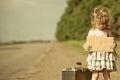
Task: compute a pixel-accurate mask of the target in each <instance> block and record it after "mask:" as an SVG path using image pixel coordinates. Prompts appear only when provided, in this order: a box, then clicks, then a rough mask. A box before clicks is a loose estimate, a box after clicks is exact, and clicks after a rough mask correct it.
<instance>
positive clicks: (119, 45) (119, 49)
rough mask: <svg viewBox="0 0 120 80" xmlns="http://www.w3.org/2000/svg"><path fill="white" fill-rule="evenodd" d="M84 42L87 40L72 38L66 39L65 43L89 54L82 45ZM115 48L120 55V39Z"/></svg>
mask: <svg viewBox="0 0 120 80" xmlns="http://www.w3.org/2000/svg"><path fill="white" fill-rule="evenodd" d="M84 42H85V40H81V41H75V40H71V41H65V42H63V43H64V44H67V45H69V46H72V47H73V48H74V49H76V50H77V51H79V52H80V53H83V54H87V53H88V52H87V51H85V50H84V49H83V47H82V45H83V44H84ZM115 50H116V53H117V55H118V57H120V41H117V48H116V49H115Z"/></svg>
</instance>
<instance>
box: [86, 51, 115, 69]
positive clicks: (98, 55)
mask: <svg viewBox="0 0 120 80" xmlns="http://www.w3.org/2000/svg"><path fill="white" fill-rule="evenodd" d="M116 59H117V56H116V54H115V53H113V52H104V51H103V52H91V53H89V55H88V58H87V62H88V68H89V69H90V70H91V71H93V70H97V71H101V70H103V69H107V70H110V71H115V70H116V64H115V60H116Z"/></svg>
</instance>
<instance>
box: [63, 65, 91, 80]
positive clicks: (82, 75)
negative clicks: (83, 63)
mask: <svg viewBox="0 0 120 80" xmlns="http://www.w3.org/2000/svg"><path fill="white" fill-rule="evenodd" d="M91 77H92V72H90V71H89V70H88V68H82V67H75V68H65V69H63V70H62V80H91Z"/></svg>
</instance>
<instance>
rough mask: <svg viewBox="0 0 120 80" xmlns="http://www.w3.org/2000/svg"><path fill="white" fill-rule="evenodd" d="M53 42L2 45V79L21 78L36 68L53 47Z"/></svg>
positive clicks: (0, 48) (13, 79)
mask: <svg viewBox="0 0 120 80" xmlns="http://www.w3.org/2000/svg"><path fill="white" fill-rule="evenodd" d="M51 45H52V44H51V43H26V44H16V45H7V46H5V45H4V46H0V80H19V79H21V78H23V77H24V76H25V74H27V73H31V72H33V71H35V70H36V68H35V66H36V65H37V64H38V63H40V61H41V59H42V58H43V57H44V56H45V55H46V54H47V52H48V51H49V49H50V48H51Z"/></svg>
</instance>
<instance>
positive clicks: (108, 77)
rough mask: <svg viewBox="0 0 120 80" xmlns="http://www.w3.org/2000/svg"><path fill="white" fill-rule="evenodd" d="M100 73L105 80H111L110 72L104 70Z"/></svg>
mask: <svg viewBox="0 0 120 80" xmlns="http://www.w3.org/2000/svg"><path fill="white" fill-rule="evenodd" d="M102 73H103V77H104V79H105V80H111V79H110V71H108V70H106V69H104V70H103V71H102Z"/></svg>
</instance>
